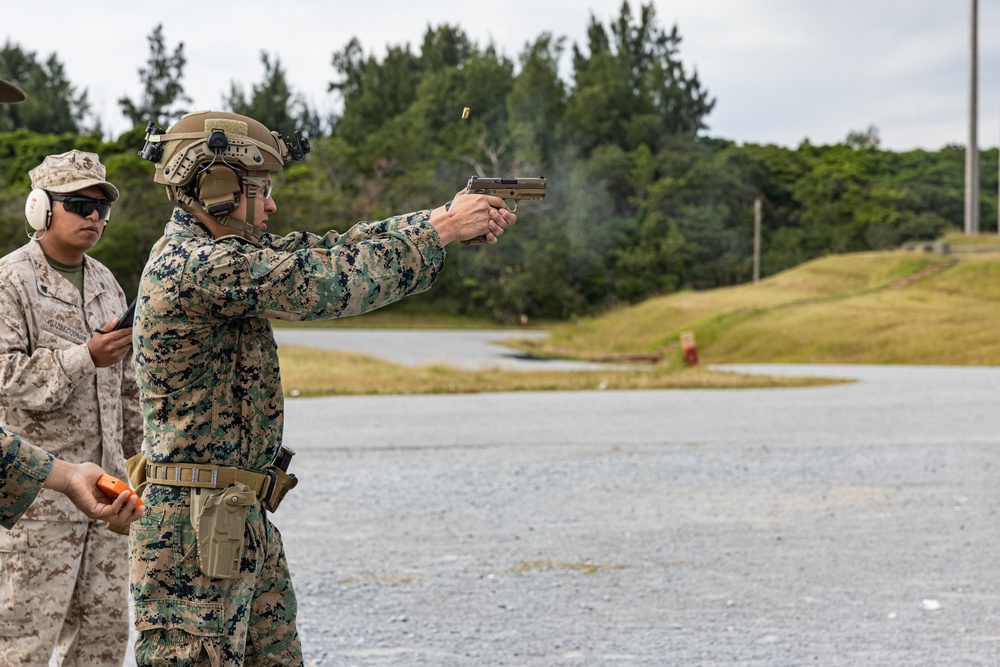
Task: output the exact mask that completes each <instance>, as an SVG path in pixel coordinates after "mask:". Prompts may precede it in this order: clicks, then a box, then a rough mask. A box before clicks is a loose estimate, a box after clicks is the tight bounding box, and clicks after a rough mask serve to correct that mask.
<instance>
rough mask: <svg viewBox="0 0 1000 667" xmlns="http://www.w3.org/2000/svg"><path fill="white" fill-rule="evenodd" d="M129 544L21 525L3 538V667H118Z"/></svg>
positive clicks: (91, 527)
mask: <svg viewBox="0 0 1000 667" xmlns="http://www.w3.org/2000/svg"><path fill="white" fill-rule="evenodd" d="M127 557H128V543H127V541H126V540H125V538H124V537H122V536H121V535H117V534H115V533H112V532H111V531H109V530H108V529H107V528H105V526H104V523H98V522H93V521H33V520H30V519H22V520H21V521H20V522H18V524H17V525H16V526H14V528H12V529H11V530H10V531H0V664H2V665H10V666H11V667H13V666H22V665H32V666H34V665H37V666H38V667H47V665H48V664H49V659H50V656H52V654H53V649H54V650H55V655H56V656H57V662H56V664H59V665H62V666H64V667H71V666H77V665H78V666H79V667H91V666H92V665H93V666H95V667H103V666H105V665H106V666H108V667H111V666H113V667H121V664H122V662H123V661H124V660H125V649H126V647H127V646H128V634H129V620H128V594H127V588H126V582H127V581H128V561H127Z"/></svg>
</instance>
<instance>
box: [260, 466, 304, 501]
mask: <svg viewBox="0 0 1000 667" xmlns="http://www.w3.org/2000/svg"><path fill="white" fill-rule="evenodd" d="M264 472H265V473H266V474H267V476H268V477H270V478H271V484H270V487H269V488H268V492H267V498H265V499H264V500H263V503H264V507H266V508H267V511H268V512H276V511H277V510H278V506H279V505H280V504H281V501H282V500H283V499H284V498H285V494H286V493H288V492H289V491H291V490H292V489H294V488H295V485H296V484H298V483H299V480H298V478H297V477H296V476H295V475H289V474H288V473H287V472H285V471H284V470H282V469H281V468H279V467H277V466H274V465H269V466H267V467H266V468H264Z"/></svg>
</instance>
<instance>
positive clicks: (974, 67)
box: [965, 0, 979, 235]
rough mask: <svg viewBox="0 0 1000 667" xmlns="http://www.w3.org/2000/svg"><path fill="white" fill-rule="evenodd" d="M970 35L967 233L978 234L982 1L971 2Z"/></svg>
mask: <svg viewBox="0 0 1000 667" xmlns="http://www.w3.org/2000/svg"><path fill="white" fill-rule="evenodd" d="M970 14H971V19H972V20H971V22H970V24H971V34H970V36H969V142H968V144H967V145H966V147H965V233H966V234H967V235H968V234H978V233H979V140H978V138H977V136H976V125H977V121H978V94H979V91H978V86H979V73H978V70H979V53H978V51H979V49H978V44H977V42H978V41H979V40H978V34H979V26H978V14H979V0H971V2H970Z"/></svg>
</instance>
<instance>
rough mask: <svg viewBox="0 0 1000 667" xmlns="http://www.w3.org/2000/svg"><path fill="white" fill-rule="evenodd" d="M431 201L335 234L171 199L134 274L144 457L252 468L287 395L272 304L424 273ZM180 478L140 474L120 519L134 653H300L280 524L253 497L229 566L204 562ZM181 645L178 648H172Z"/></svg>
mask: <svg viewBox="0 0 1000 667" xmlns="http://www.w3.org/2000/svg"><path fill="white" fill-rule="evenodd" d="M429 218H430V212H429V211H422V212H417V213H410V214H406V215H401V216H396V217H393V218H389V219H387V220H383V221H380V222H368V223H359V224H357V225H355V226H354V227H352V228H351V229H350V230H348V231H347V232H346V233H345V234H343V235H340V234H338V233H336V232H332V231H331V232H328V233H327V234H325V235H324V236H317V235H314V234H309V233H305V232H300V233H295V234H291V235H288V236H285V237H276V236H273V235H270V234H264V235H263V237H262V238H261V241H260V243H259V245H255V244H253V243H250V242H248V241H245V240H244V239H243V238H242V237H238V236H225V237H221V238H215V237H213V236H212V235H211V234H210V233H209V232H208V230H207V229H206V228H205V227H204V226H203V225H202V224H201V223H199V222H198V221H197V219H196V218H195V217H194V216H193V215H191V214H189V213H187V212H185V211H183V210H182V209H180V208H177V209H175V210H174V214H173V218H172V220H171V221H170V222H169V223H168V224H167V227H166V231H165V236H164V237H163V238H162V239H160V241H159V242H158V243H157V244H156V245H155V246H154V248H153V250H152V252H151V254H150V259H149V262H148V263H147V264H146V268H145V270H144V272H143V276H142V279H141V282H140V285H139V301H138V304H137V307H136V321H135V328H134V330H133V346H134V349H135V360H136V367H137V378H138V381H139V389H140V396H141V401H142V410H143V414H144V415H145V419H146V431H145V436H146V439H145V441H144V443H143V453H144V454H145V455H146V457H147V458H148V459H149V460H150V461H151V462H162V463H167V462H174V463H197V464H212V465H221V466H228V467H238V468H243V469H247V470H255V471H260V470H262V469H263V468H264V466H266V465H267V464H268V463H270V462H271V460H272V459H273V457H274V455H275V453H276V452H277V451H278V449H279V447H280V445H281V437H282V425H283V421H284V403H283V397H282V392H281V379H280V375H279V370H278V355H277V345H276V343H275V341H274V336H273V334H272V331H271V325H270V322H269V321H268V318H275V319H285V320H316V319H326V318H333V317H339V316H344V315H355V314H359V313H363V312H366V311H368V310H372V309H374V308H378V307H379V306H383V305H386V304H388V303H391V302H393V301H396V300H398V299H400V298H402V297H404V296H406V295H408V294H414V293H417V292H421V291H424V290H426V289H428V288H429V287H430V286H431V285H432V284H433V282H434V280H435V279H436V277H437V274H438V271H439V270H440V268H441V265H442V263H443V261H444V257H445V251H444V248H443V247H442V246H441V242H440V238H439V237H438V235H437V232H436V231H435V230H434V228H433V227H432V226H431V225H430V223H429V222H428V221H429ZM189 493H190V489H188V488H184V487H177V486H163V485H156V484H149V486H147V487H146V491H145V494H144V500H145V503H146V514H145V516H144V517H143V518H142V519H140V520H139V521H137V522H135V523H134V524H132V530H131V533H130V541H131V565H132V573H131V576H132V594H133V598H134V602H135V610H136V629H137V630H139V633H140V635H139V640H138V641H137V643H136V659H137V661H138V663H139V665H147V664H148V665H155V664H166V662H167V661H171V662H170V664H178V665H242V664H244V660H245V661H246V663H245V664H247V665H255V666H256V665H296V664H301V663H302V654H301V647H300V644H299V639H298V633H297V631H296V627H295V615H296V601H295V595H294V592H293V590H292V584H291V580H290V577H289V573H288V567H287V564H286V562H285V556H284V548H283V546H282V543H281V536H280V535H279V534H278V531H277V529H276V528H275V527H274V526H273V525H272V523H271V522H270V521H269V520H268V519H267V517H266V516H265V514H264V511H263V510H262V509H261V507H260V505H259V504H257V505H254V506H252V507H251V508H250V512H249V514H248V516H247V522H246V529H245V535H244V551H243V558H242V562H241V572H240V576H239V578H237V579H213V578H209V577H207V576H205V575H204V574H203V573H202V571H201V569H200V567H199V565H198V556H197V548H196V540H195V535H194V531H193V530H192V527H191V522H190V518H189V510H188V497H189ZM173 661H176V662H173Z"/></svg>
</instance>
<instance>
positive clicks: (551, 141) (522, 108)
mask: <svg viewBox="0 0 1000 667" xmlns="http://www.w3.org/2000/svg"><path fill="white" fill-rule="evenodd" d="M564 43H565V39H564V38H559V39H556V38H554V37H553V36H552V35H551V34H550V33H544V34H542V35H541V36H540V37H539V38H538V39H537V40H535V41H534V42H533V43H531V44H529V45H528V46H527V47H526V48H525V49H524V51H523V52H522V54H521V58H520V61H521V69H520V72H518V74H517V76H516V77H515V79H514V84H513V87H512V88H511V91H510V93H509V94H508V95H507V116H508V119H509V120H508V123H509V125H508V129H509V133H510V136H511V141H512V144H513V150H514V151H515V154H516V155H517V156H518V158H520V159H521V160H522V161H523V162H524V163H525V164H526V167H527V168H528V169H529V170H531V168H534V172H533V173H537V174H542V173H548V172H549V167H550V166H554V162H555V160H556V157H557V155H558V153H559V152H560V146H561V141H560V125H561V123H560V121H561V119H562V116H563V114H564V113H565V109H566V86H565V85H564V84H563V82H562V79H560V78H559V60H560V59H561V57H562V53H563V50H564ZM519 171H520V170H519Z"/></svg>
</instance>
